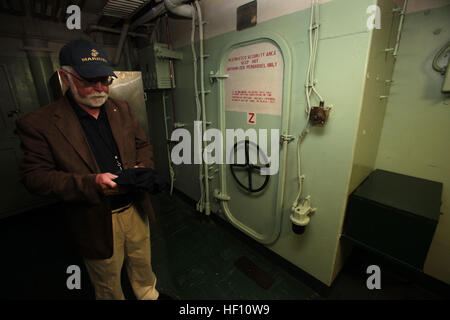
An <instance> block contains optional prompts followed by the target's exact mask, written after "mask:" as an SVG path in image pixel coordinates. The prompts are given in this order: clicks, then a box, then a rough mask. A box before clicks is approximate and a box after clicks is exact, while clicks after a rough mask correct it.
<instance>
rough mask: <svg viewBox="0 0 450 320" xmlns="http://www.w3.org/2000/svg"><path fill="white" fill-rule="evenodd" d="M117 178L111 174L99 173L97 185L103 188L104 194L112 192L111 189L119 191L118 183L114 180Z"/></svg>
mask: <svg viewBox="0 0 450 320" xmlns="http://www.w3.org/2000/svg"><path fill="white" fill-rule="evenodd" d="M117 177H118V176H116V175H114V174H112V173H109V172H106V173H99V174H97V176H96V177H95V183H97V184H98V185H99V186H100V188H102V190H103V192H104V193H108V191H112V190H111V189H117V183H115V182H114V181H113V179H115V178H117Z"/></svg>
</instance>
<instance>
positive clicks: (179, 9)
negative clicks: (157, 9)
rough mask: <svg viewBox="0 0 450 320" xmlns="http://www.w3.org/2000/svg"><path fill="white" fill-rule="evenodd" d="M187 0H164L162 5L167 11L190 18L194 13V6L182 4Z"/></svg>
mask: <svg viewBox="0 0 450 320" xmlns="http://www.w3.org/2000/svg"><path fill="white" fill-rule="evenodd" d="M187 1H188V0H164V5H165V7H166V9H167V10H168V11H170V12H171V13H173V14H175V15H177V16H181V17H185V18H192V16H193V15H194V8H193V7H192V6H190V5H188V4H183V3H184V2H187Z"/></svg>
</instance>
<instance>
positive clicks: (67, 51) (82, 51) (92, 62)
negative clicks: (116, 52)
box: [59, 39, 117, 79]
mask: <svg viewBox="0 0 450 320" xmlns="http://www.w3.org/2000/svg"><path fill="white" fill-rule="evenodd" d="M59 64H60V65H61V66H71V67H72V68H74V69H75V71H76V72H77V73H78V74H79V75H80V76H82V77H83V78H87V79H89V78H98V77H107V76H114V77H116V78H117V76H116V74H115V73H114V72H113V70H112V68H111V66H110V65H109V59H108V56H107V55H106V52H105V50H103V49H102V48H101V47H100V46H99V45H97V44H96V43H94V42H91V41H88V40H85V39H76V40H72V41H70V42H69V43H68V44H66V45H65V46H64V47H62V49H61V51H60V52H59Z"/></svg>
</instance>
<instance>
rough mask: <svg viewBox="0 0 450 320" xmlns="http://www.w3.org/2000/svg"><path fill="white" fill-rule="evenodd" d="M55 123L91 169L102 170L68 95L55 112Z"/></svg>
mask: <svg viewBox="0 0 450 320" xmlns="http://www.w3.org/2000/svg"><path fill="white" fill-rule="evenodd" d="M54 117H55V125H56V127H57V128H58V129H59V131H61V133H62V134H63V135H64V137H65V138H66V139H67V140H68V141H69V143H70V144H71V145H72V147H73V148H74V149H75V151H76V152H77V153H78V154H79V155H80V157H81V158H82V159H83V161H84V162H85V163H86V165H87V166H88V167H89V169H90V170H91V171H92V172H93V173H96V172H100V168H99V167H98V165H97V162H96V161H95V158H94V155H93V153H92V151H91V149H90V147H89V143H88V142H87V139H86V136H85V134H84V131H83V128H82V127H81V124H80V121H79V120H78V117H77V115H76V114H75V112H74V111H73V109H72V106H71V105H70V102H69V101H68V100H67V98H66V97H63V98H62V103H61V104H60V108H57V111H56V112H55V114H54Z"/></svg>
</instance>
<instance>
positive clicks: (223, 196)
mask: <svg viewBox="0 0 450 320" xmlns="http://www.w3.org/2000/svg"><path fill="white" fill-rule="evenodd" d="M214 198H216V199H217V200H220V201H230V200H231V197H230V196H229V195H227V194H224V193H222V192H220V191H219V190H218V189H215V190H214Z"/></svg>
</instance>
